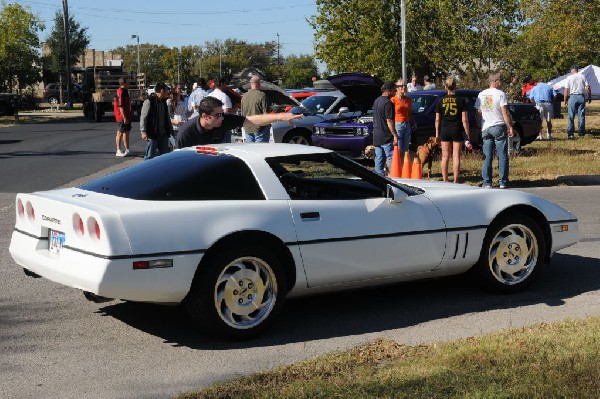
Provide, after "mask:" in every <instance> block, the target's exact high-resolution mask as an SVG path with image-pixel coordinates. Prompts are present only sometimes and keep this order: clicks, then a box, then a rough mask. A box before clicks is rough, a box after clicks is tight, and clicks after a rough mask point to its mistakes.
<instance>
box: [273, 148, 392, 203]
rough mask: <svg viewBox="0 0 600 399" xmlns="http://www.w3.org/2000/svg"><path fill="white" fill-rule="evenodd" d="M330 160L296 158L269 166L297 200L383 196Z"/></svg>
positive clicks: (380, 191)
mask: <svg viewBox="0 0 600 399" xmlns="http://www.w3.org/2000/svg"><path fill="white" fill-rule="evenodd" d="M331 161H332V160H331V159H327V158H326V157H324V158H323V157H315V156H312V157H304V158H302V157H294V158H290V159H278V162H274V161H273V160H271V161H269V164H270V165H271V167H272V168H273V170H274V171H275V173H276V174H277V176H278V177H279V181H280V182H281V184H282V186H283V187H284V188H285V190H286V192H287V193H288V194H289V196H290V198H291V199H295V200H357V199H366V198H374V197H383V196H384V194H385V193H384V192H383V191H382V190H381V189H380V188H379V186H377V185H376V184H373V183H372V182H369V181H367V180H365V179H363V178H361V177H360V176H359V175H357V174H355V173H353V172H352V171H350V170H348V169H345V168H342V167H340V165H336V164H335V163H334V162H331Z"/></svg>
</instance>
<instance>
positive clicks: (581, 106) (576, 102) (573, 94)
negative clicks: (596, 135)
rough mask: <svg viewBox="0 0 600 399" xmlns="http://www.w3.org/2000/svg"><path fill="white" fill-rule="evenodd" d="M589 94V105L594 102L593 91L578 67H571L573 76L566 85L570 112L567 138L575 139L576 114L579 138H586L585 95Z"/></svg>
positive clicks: (566, 96)
mask: <svg viewBox="0 0 600 399" xmlns="http://www.w3.org/2000/svg"><path fill="white" fill-rule="evenodd" d="M586 92H587V97H588V103H591V102H592V90H591V88H590V85H589V83H588V81H587V79H586V78H585V76H583V75H582V74H581V73H579V68H577V67H576V66H573V67H571V75H569V77H568V78H567V80H566V83H565V105H566V106H567V109H568V111H569V120H568V121H567V138H568V139H570V140H572V139H574V138H575V135H574V133H575V113H577V119H578V120H579V137H583V136H585V93H586Z"/></svg>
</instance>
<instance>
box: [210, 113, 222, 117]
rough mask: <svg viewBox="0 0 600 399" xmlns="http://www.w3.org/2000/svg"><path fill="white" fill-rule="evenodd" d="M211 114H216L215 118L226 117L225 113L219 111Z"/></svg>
mask: <svg viewBox="0 0 600 399" xmlns="http://www.w3.org/2000/svg"><path fill="white" fill-rule="evenodd" d="M210 116H214V117H215V118H223V117H225V113H224V112H217V113H216V114H211V115H210Z"/></svg>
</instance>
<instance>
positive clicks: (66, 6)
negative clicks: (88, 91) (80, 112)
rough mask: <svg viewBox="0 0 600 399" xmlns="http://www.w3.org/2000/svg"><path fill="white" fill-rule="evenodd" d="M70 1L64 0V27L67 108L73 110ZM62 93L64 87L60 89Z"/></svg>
mask: <svg viewBox="0 0 600 399" xmlns="http://www.w3.org/2000/svg"><path fill="white" fill-rule="evenodd" d="M67 1H68V0H63V25H64V28H65V74H66V78H67V80H66V82H67V107H66V108H68V109H70V108H71V106H72V104H71V65H70V62H69V59H70V58H71V56H70V54H69V4H68V3H67ZM60 90H61V92H62V87H61V88H60Z"/></svg>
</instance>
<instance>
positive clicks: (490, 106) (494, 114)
mask: <svg viewBox="0 0 600 399" xmlns="http://www.w3.org/2000/svg"><path fill="white" fill-rule="evenodd" d="M507 104H508V103H507V101H506V94H504V92H503V91H502V90H498V89H494V88H489V89H485V90H484V91H482V92H481V93H479V95H478V96H477V101H475V108H476V109H478V110H480V111H481V117H482V119H483V126H482V127H481V130H485V129H487V128H490V127H492V126H497V125H503V124H505V123H506V122H504V117H503V116H502V106H504V105H507Z"/></svg>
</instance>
